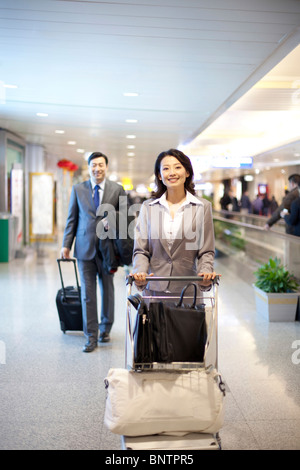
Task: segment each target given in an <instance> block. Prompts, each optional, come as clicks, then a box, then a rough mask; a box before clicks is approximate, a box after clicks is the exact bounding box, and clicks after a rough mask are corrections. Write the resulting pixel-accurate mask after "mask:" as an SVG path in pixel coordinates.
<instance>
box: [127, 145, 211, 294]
mask: <svg viewBox="0 0 300 470" xmlns="http://www.w3.org/2000/svg"><path fill="white" fill-rule="evenodd" d="M154 171H155V180H156V185H157V191H156V192H155V194H154V196H153V198H152V199H150V200H148V201H145V202H144V203H143V205H142V207H141V211H140V214H139V217H138V220H137V224H136V231H135V242H134V250H133V270H132V274H133V277H134V281H135V284H136V286H137V287H138V288H139V289H144V288H145V287H146V285H147V281H146V277H147V276H155V277H163V276H196V275H198V276H203V281H201V282H200V285H201V289H202V290H206V289H207V288H208V287H209V286H210V285H211V280H212V279H214V278H215V276H216V273H215V272H214V270H213V263H214V255H215V247H214V229H213V219H212V209H211V204H210V202H208V201H207V200H205V199H202V198H198V197H196V196H195V190H194V183H193V176H194V173H193V168H192V165H191V162H190V159H189V158H188V157H187V156H186V155H185V154H184V153H182V152H181V151H179V150H176V149H170V150H168V151H166V152H162V153H160V154H159V155H158V157H157V159H156V162H155V168H154ZM185 284H186V282H184V281H183V282H178V281H171V282H169V281H150V282H149V283H148V285H147V291H146V294H148V295H162V293H163V294H165V293H179V292H181V289H182V288H183V287H184V285H185Z"/></svg>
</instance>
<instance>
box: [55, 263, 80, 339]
mask: <svg viewBox="0 0 300 470" xmlns="http://www.w3.org/2000/svg"><path fill="white" fill-rule="evenodd" d="M61 262H72V263H73V264H74V270H75V278H76V286H75V287H74V286H67V287H65V285H64V282H63V275H62V270H61ZM57 263H58V269H59V274H60V280H61V286H62V287H61V289H59V290H58V292H57V295H56V306H57V311H58V316H59V321H60V328H61V330H62V331H63V332H64V333H65V332H66V331H82V330H83V325H82V306H81V292H80V286H79V281H78V274H77V268H76V260H75V259H63V258H60V259H58V260H57Z"/></svg>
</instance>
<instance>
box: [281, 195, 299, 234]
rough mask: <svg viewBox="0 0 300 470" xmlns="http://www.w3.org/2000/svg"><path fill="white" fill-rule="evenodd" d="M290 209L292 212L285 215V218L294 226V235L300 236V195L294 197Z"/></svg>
mask: <svg viewBox="0 0 300 470" xmlns="http://www.w3.org/2000/svg"><path fill="white" fill-rule="evenodd" d="M290 211H291V213H290V214H287V215H285V216H284V220H285V221H286V223H287V224H288V225H290V226H292V227H293V228H294V231H293V235H296V236H297V237H300V197H297V199H294V201H293V202H292V204H291V209H290Z"/></svg>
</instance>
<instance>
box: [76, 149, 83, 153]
mask: <svg viewBox="0 0 300 470" xmlns="http://www.w3.org/2000/svg"><path fill="white" fill-rule="evenodd" d="M76 152H78V153H84V152H85V150H84V149H77V150H76Z"/></svg>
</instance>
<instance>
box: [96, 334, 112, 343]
mask: <svg viewBox="0 0 300 470" xmlns="http://www.w3.org/2000/svg"><path fill="white" fill-rule="evenodd" d="M109 341H110V336H109V334H108V333H100V337H99V343H108V342H109Z"/></svg>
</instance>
